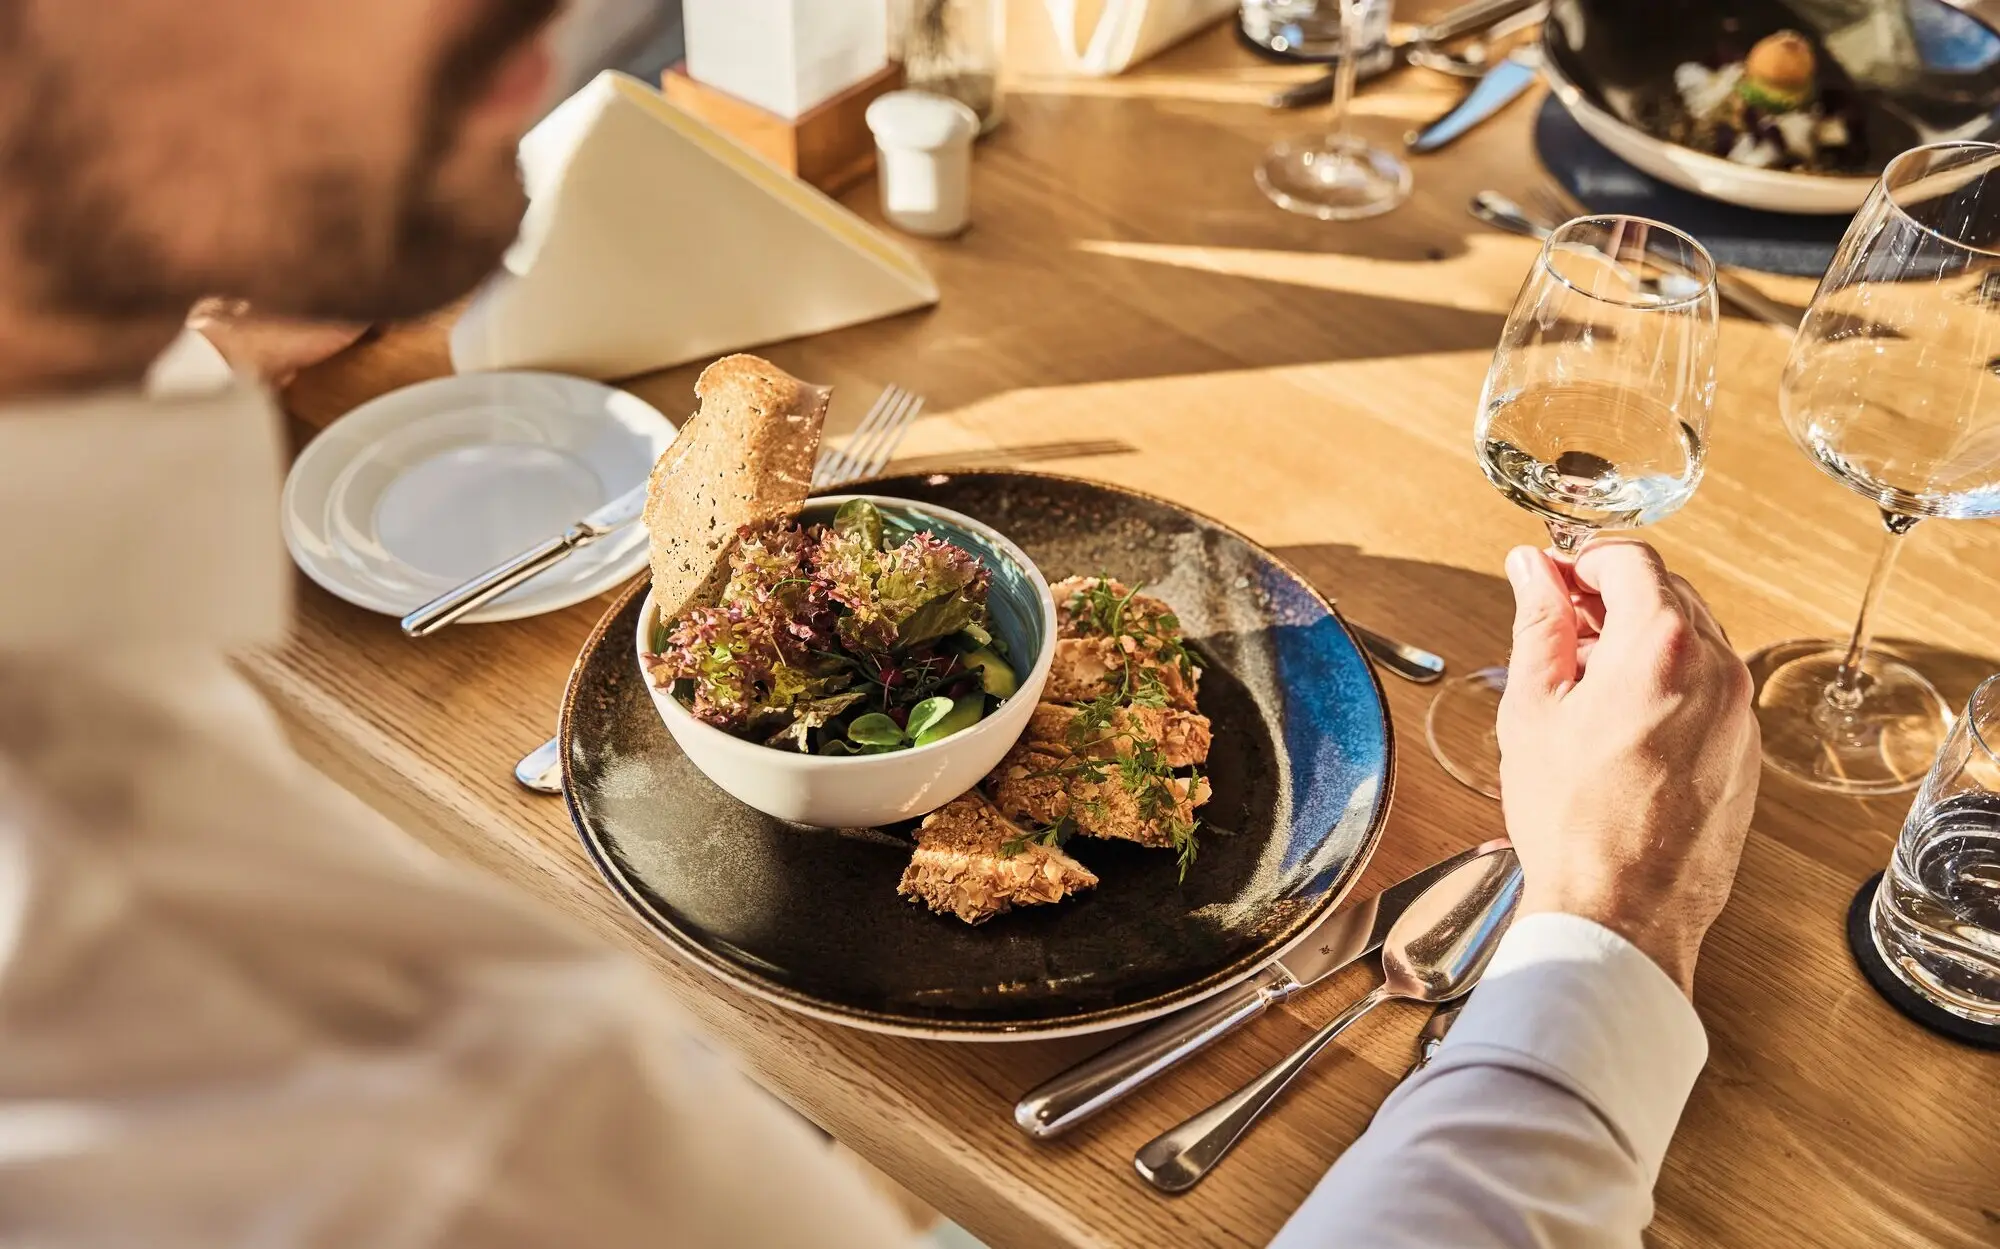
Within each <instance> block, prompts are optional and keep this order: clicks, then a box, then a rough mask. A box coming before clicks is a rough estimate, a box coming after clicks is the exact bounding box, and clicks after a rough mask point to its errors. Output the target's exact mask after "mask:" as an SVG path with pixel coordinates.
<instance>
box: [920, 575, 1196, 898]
mask: <svg viewBox="0 0 2000 1249" xmlns="http://www.w3.org/2000/svg"><path fill="white" fill-rule="evenodd" d="M1052 591H1053V594H1054V597H1055V600H1056V613H1057V621H1056V625H1057V627H1056V634H1057V637H1056V656H1055V666H1054V668H1053V669H1052V670H1051V672H1050V674H1049V679H1048V682H1047V684H1046V685H1045V686H1044V687H1043V690H1042V700H1043V701H1042V702H1041V703H1040V704H1039V705H1037V706H1036V707H1035V709H1034V711H1033V712H1032V713H1031V715H1030V716H1029V719H1028V727H1027V729H1026V731H1025V732H1023V733H1022V735H1021V739H1020V741H1018V742H1016V743H1015V745H1014V748H1013V749H1012V750H1010V751H1009V752H1008V753H1007V756H1006V758H1004V759H1002V760H1001V761H1000V765H999V766H998V767H996V768H994V769H993V771H992V772H990V773H988V774H987V777H986V781H985V794H986V797H980V796H978V795H970V796H968V797H967V798H961V799H959V800H958V801H957V802H954V803H952V804H951V805H950V806H948V807H946V808H945V809H944V810H942V811H940V812H938V813H937V814H935V815H933V816H931V817H930V818H929V819H927V820H925V821H924V824H923V827H922V828H920V829H919V830H918V832H917V854H916V858H915V859H913V860H912V861H911V863H910V866H909V869H908V870H907V871H906V872H904V874H903V885H902V891H903V893H904V895H905V896H908V897H912V898H918V899H921V900H922V901H924V902H926V903H928V904H929V905H930V907H931V909H932V910H935V911H939V912H943V913H949V914H953V915H957V916H958V917H959V918H960V919H962V920H965V921H966V922H967V923H973V924H976V923H981V922H984V921H985V920H987V919H989V918H991V917H992V916H994V915H997V914H999V913H1000V912H1002V911H1005V910H1007V909H1008V908H1009V907H1011V906H1019V905H1024V904H1027V903H1034V902H1055V901H1058V900H1060V899H1061V898H1063V897H1066V896H1067V895H1069V894H1071V893H1075V892H1076V891H1077V890H1079V889H1088V888H1091V887H1092V886H1094V885H1096V883H1097V878H1096V877H1095V876H1092V875H1091V874H1090V872H1089V870H1088V869H1087V868H1085V867H1084V866H1083V865H1082V864H1080V863H1078V862H1077V861H1076V860H1075V859H1072V858H1070V857H1069V856H1068V855H1067V854H1065V853H1063V851H1062V849H1061V847H1062V846H1063V844H1064V843H1065V842H1066V841H1068V840H1069V838H1071V837H1102V838H1111V839H1115V840H1119V841H1129V842H1133V843H1136V844H1138V845H1141V846H1147V847H1152V848H1157V849H1162V850H1172V851H1174V852H1175V853H1176V854H1177V855H1178V856H1179V858H1180V866H1181V873H1182V875H1186V873H1187V868H1188V864H1190V863H1191V862H1193V860H1194V855H1195V830H1196V827H1197V825H1196V820H1195V809H1196V808H1197V807H1200V806H1201V805H1202V804H1203V803H1206V802H1207V801H1208V799H1209V795H1210V793H1211V790H1210V786H1209V782H1208V778H1207V777H1204V776H1202V775H1201V774H1200V773H1199V772H1198V771H1194V769H1198V768H1199V767H1200V766H1201V765H1203V764H1205V763H1207V762H1208V752H1209V746H1210V743H1211V740H1212V737H1213V731H1212V728H1211V726H1210V724H1209V721H1208V717H1207V716H1204V715H1202V714H1201V712H1200V711H1199V710H1198V709H1197V707H1196V706H1195V692H1196V688H1197V686H1198V685H1199V683H1200V680H1201V669H1200V667H1199V666H1198V665H1197V664H1196V663H1195V659H1194V654H1193V652H1192V651H1190V650H1189V649H1188V648H1187V645H1186V643H1185V642H1184V641H1183V640H1182V637H1181V626H1180V619H1179V617H1177V616H1176V615H1175V614H1174V611H1173V608H1171V607H1169V606H1168V605H1167V604H1166V603H1164V602H1162V601H1161V600H1159V599H1157V598H1153V597H1151V596H1149V595H1145V594H1141V593H1138V592H1137V590H1136V589H1135V588H1133V587H1129V586H1126V585H1125V584H1123V583H1122V582H1118V581H1114V580H1112V579H1110V578H1108V577H1070V578H1068V579H1066V580H1064V581H1060V582H1057V583H1056V585H1055V586H1054V587H1052ZM988 799H990V801H989V800H988Z"/></svg>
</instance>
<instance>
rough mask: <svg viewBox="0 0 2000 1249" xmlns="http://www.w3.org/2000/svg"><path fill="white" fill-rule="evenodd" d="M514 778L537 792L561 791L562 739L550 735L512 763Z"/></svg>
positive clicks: (550, 792) (524, 786)
mask: <svg viewBox="0 0 2000 1249" xmlns="http://www.w3.org/2000/svg"><path fill="white" fill-rule="evenodd" d="M514 779H515V780H516V781H519V782H520V783H521V787H522V788H523V789H532V790H534V791H535V792H536V793H538V794H559V793H561V792H562V739H561V738H560V737H551V738H550V739H549V740H547V741H545V742H543V743H542V744H541V745H539V746H537V747H535V748H534V749H533V750H531V751H529V752H528V753H527V754H525V755H523V756H521V761H520V762H519V763H517V764H515V765H514Z"/></svg>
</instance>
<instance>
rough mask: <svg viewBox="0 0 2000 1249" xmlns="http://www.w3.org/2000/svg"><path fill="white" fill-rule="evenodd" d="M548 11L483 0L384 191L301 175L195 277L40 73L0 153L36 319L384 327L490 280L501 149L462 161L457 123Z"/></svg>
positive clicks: (507, 215) (504, 164)
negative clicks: (264, 319) (18, 200)
mask: <svg viewBox="0 0 2000 1249" xmlns="http://www.w3.org/2000/svg"><path fill="white" fill-rule="evenodd" d="M560 6H561V0H490V3H489V6H488V11H487V13H486V15H485V17H484V20H482V21H478V22H475V23H473V24H472V27H471V29H469V30H468V31H467V32H466V33H465V34H464V35H463V36H462V37H461V38H460V39H459V40H458V41H457V42H456V43H454V44H453V45H451V46H450V47H448V48H447V49H446V50H445V51H444V52H443V54H442V55H441V56H440V57H439V58H438V61H437V68H436V71H435V72H434V74H433V77H432V87H431V90H430V92H429V98H428V100H427V102H426V107H425V109H424V112H423V117H422V124H421V127H420V130H419V132H418V137H417V142H416V144H415V145H414V148H413V149H412V153H413V154H412V156H411V157H410V159H409V161H408V163H407V165H406V167H405V168H404V170H403V172H402V174H401V176H400V177H398V178H395V179H394V180H393V187H394V189H393V190H391V191H385V190H384V189H383V188H382V182H381V179H380V178H379V177H376V178H373V179H371V178H370V177H369V176H368V175H367V173H366V172H365V171H363V170H359V169H353V168H345V167H338V166H331V165H329V166H325V167H321V168H317V169H311V168H308V169H300V170H298V171H297V172H295V173H294V174H292V175H291V176H290V177H288V178H287V179H286V182H285V183H284V184H283V186H282V188H281V190H280V192H279V194H277V195H276V196H275V197H273V199H272V201H271V202H269V203H265V204H260V205H256V206H254V207H251V208H250V209H249V211H252V212H256V213H259V214H263V213H269V214H270V215H271V217H272V220H267V221H256V222H250V223H246V225H247V228H246V229H245V230H244V231H243V235H244V237H245V238H246V239H247V240H252V241H253V242H251V243H250V244H249V246H250V247H251V248H252V250H251V251H249V252H245V253H236V254H228V255H223V256H220V257H218V258H216V260H215V261H214V262H213V263H211V264H208V265H202V266H196V267H195V268H196V269H197V270H198V271H190V266H188V265H185V264H181V263H177V262H176V259H175V257H174V247H173V244H172V241H171V240H170V239H167V238H162V237H160V234H159V232H158V229H157V227H155V228H154V229H152V230H149V229H148V228H146V227H147V225H149V224H150V223H143V219H142V215H141V213H140V212H139V211H137V209H136V208H135V201H137V200H139V199H141V198H142V197H143V196H144V195H145V194H146V189H145V187H144V186H138V185H119V184H118V180H117V179H116V178H115V177H113V176H107V168H106V167H103V166H100V165H99V164H98V163H97V162H95V161H93V159H92V154H93V153H102V152H106V151H108V150H109V149H110V147H111V146H112V140H111V139H110V137H109V136H108V134H107V133H106V132H105V128H106V127H107V126H108V124H110V123H108V122H106V121H101V120H99V119H97V118H93V117H92V116H91V114H90V113H89V112H88V111H87V110H86V109H85V108H84V107H83V106H82V104H83V102H82V100H81V98H80V93H79V92H78V91H77V89H76V87H75V86H74V85H73V84H72V83H71V81H70V80H69V76H68V75H65V74H63V73H61V72H60V70H59V68H58V67H47V68H48V72H47V73H46V76H45V77H46V80H45V81H43V82H42V83H40V84H39V85H38V89H37V90H36V91H35V92H34V95H33V98H36V99H37V100H38V101H40V102H41V104H42V108H41V109H40V115H39V117H38V118H36V119H35V120H34V122H32V123H31V124H30V125H28V126H27V127H25V128H24V129H23V131H22V132H21V133H20V134H17V135H14V136H11V138H12V142H9V143H5V144H4V145H0V177H4V178H6V179H7V180H8V182H10V183H11V184H12V185H13V186H14V187H16V188H18V189H19V190H20V191H21V192H22V194H23V200H22V204H21V208H22V214H21V217H20V219H19V221H20V230H19V234H18V235H17V239H18V242H19V245H20V248H21V252H22V256H23V259H24V260H25V261H26V262H27V263H28V264H29V265H30V266H31V268H32V270H33V273H34V276H35V277H36V278H38V279H39V289H37V290H36V291H35V292H34V295H35V296H36V297H37V298H38V299H39V300H40V301H41V302H42V303H43V304H44V305H45V306H46V308H47V309H48V310H49V311H51V312H54V313H58V314H60V315H65V316H73V317H79V318H84V319H91V320H101V321H119V320H137V319H159V318H163V317H175V318H178V317H179V316H180V315H181V314H182V313H183V312H185V310H186V309H187V307H188V306H189V305H190V304H191V303H192V302H193V301H194V300H195V299H197V298H200V297H202V296H206V295H222V296H229V297H237V298H244V299H247V300H248V301H250V303H251V304H252V305H253V307H255V308H256V309H257V310H259V311H262V312H267V313H270V314H274V315H285V316H292V317H300V318H309V319H325V320H338V321H380V320H397V319H403V318H408V317H413V316H418V315H421V314H423V313H427V312H430V311H433V310H435V309H437V308H439V307H442V306H443V305H445V304H447V303H449V302H451V301H452V300H454V299H456V298H458V297H459V296H461V295H463V294H465V293H466V292H468V291H470V290H471V289H472V288H473V286H475V285H476V284H477V283H478V282H479V281H480V280H481V279H482V278H484V277H485V276H486V275H487V274H489V273H491V272H492V271H493V269H494V268H495V267H496V266H497V265H498V263H499V261H500V258H501V256H502V255H504V254H505V252H506V249H507V247H508V246H509V245H510V244H511V243H512V242H513V240H514V237H515V234H516V232H517V231H518V229H519V227H520V221H521V216H522V213H523V211H524V210H525V208H526V198H525V196H524V195H523V194H522V191H521V187H520V181H519V176H518V173H517V172H516V170H515V167H514V153H513V152H512V150H508V151H505V152H495V153H493V154H492V155H491V157H490V164H489V165H488V167H487V168H484V169H480V168H475V167H472V166H471V165H470V164H469V163H468V161H469V159H470V158H471V154H469V153H468V154H462V155H461V154H457V153H455V151H454V144H455V142H456V140H457V138H458V135H459V130H460V128H461V126H462V124H463V122H464V119H465V116H466V114H467V111H468V110H469V109H470V108H471V107H472V105H474V104H475V103H476V102H477V101H478V100H479V98H480V96H481V95H482V94H483V92H484V90H485V89H486V87H487V86H488V85H489V84H490V83H491V81H492V80H493V77H494V75H495V73H496V72H497V71H498V69H499V68H500V67H501V66H502V65H503V64H504V63H505V62H506V60H507V59H508V58H509V57H510V56H511V55H513V54H514V53H515V52H516V51H518V50H519V49H520V48H521V47H522V46H523V45H524V44H525V43H526V42H527V40H529V39H530V38H532V37H533V36H534V35H535V33H536V32H537V31H538V30H539V29H540V28H541V27H542V26H543V25H545V24H546V23H547V22H548V20H549V19H550V18H551V17H552V16H553V15H554V13H555V11H556V10H557V9H558V8H559V7H560ZM289 138H290V136H283V135H274V136H272V137H271V144H270V146H271V150H272V151H274V152H282V151H283V150H284V145H285V143H286V142H287V141H288V140H289ZM454 156H458V160H457V161H456V163H455V162H454ZM110 164H115V162H110ZM455 165H456V166H463V167H455ZM224 207H225V211H227V210H230V209H228V207H227V206H224ZM234 211H243V210H242V209H240V208H239V209H234Z"/></svg>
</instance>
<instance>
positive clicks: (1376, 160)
mask: <svg viewBox="0 0 2000 1249" xmlns="http://www.w3.org/2000/svg"><path fill="white" fill-rule="evenodd" d="M1257 185H1258V186H1259V187H1261V188H1262V189H1263V191H1264V194H1265V195H1267V196H1269V197H1270V198H1271V202H1272V203H1274V204H1276V205H1277V206H1278V207H1280V208H1282V209H1285V210H1286V211H1287V212H1295V213H1300V214H1303V215H1304V216H1307V217H1318V218H1319V219H1320V220H1322V221H1354V220H1358V219H1359V218H1362V217H1374V216H1378V215H1380V214H1382V213H1385V212H1388V211H1389V210H1390V209H1392V208H1394V207H1395V206H1396V205H1398V204H1400V203H1402V202H1403V201H1404V200H1405V199H1408V198H1409V195H1410V167H1409V166H1408V165H1405V164H1404V163H1403V162H1402V161H1399V160H1397V159H1396V158H1395V157H1394V156H1391V155H1390V154H1389V153H1387V152H1385V151H1383V150H1382V149H1380V148H1377V147H1370V146H1369V145H1368V144H1366V143H1363V142H1362V141H1361V140H1359V139H1356V138H1351V137H1349V138H1344V139H1331V138H1323V137H1312V138H1303V139H1287V140H1285V141H1283V142H1281V143H1278V144H1275V145H1274V146H1273V147H1272V148H1271V149H1270V150H1269V151H1268V152H1265V153H1264V159H1263V160H1262V161H1261V162H1259V164H1258V165H1257Z"/></svg>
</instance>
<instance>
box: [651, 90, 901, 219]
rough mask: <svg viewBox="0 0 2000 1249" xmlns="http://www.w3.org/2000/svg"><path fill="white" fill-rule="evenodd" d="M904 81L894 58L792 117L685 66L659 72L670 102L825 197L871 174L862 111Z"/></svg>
mask: <svg viewBox="0 0 2000 1249" xmlns="http://www.w3.org/2000/svg"><path fill="white" fill-rule="evenodd" d="M902 85H903V67H902V66H901V65H898V64H896V63H895V62H893V61H892V62H890V63H889V64H888V65H887V66H885V67H883V69H882V71H881V72H880V73H877V74H876V75H875V76H873V77H872V78H867V79H864V80H862V81H861V82H858V83H856V84H854V85H853V86H851V87H849V88H848V89H847V90H845V91H843V92H841V93H840V94H839V95H836V96H834V97H833V98H832V99H830V100H827V101H826V102H825V103H823V104H820V105H818V106H817V107H815V108H813V109H812V110H811V111H809V112H807V113H806V114H805V115H803V116H801V117H799V118H798V119H796V120H793V119H791V118H786V117H780V116H778V115H777V114H776V113H770V112H766V111H765V110H763V109H761V108H758V107H757V106H756V105H755V104H750V103H746V102H745V101H743V100H739V99H737V98H736V97H735V96H733V95H729V94H727V93H725V92H722V91H717V90H716V89H715V88H713V87H710V86H707V85H705V84H703V83H699V82H696V81H695V80H694V79H692V78H690V77H688V76H687V73H686V66H685V65H674V66H671V67H669V68H668V69H667V71H666V72H665V73H664V74H662V75H660V88H661V90H662V91H663V92H664V93H665V94H666V97H667V98H668V99H669V100H672V101H673V102H674V103H675V104H676V105H678V106H679V107H681V108H684V109H686V110H687V111H688V112H690V113H693V114H694V115H695V116H697V117H699V118H701V119H702V120H703V121H705V122H707V123H708V124H709V125H711V126H714V127H715V128H716V129H717V130H720V131H722V132H723V133H724V134H727V135H728V136H729V137H730V138H732V139H735V140H736V141H737V142H739V143H741V144H743V146H745V147H747V148H749V149H750V150H751V151H753V152H755V153H757V154H758V155H759V156H762V157H763V158H764V159H765V160H767V161H770V162H771V163H772V164H773V165H776V166H777V167H778V168H780V169H782V170H784V171H785V172H786V173H788V174H791V175H792V176H793V177H795V178H797V179H799V180H800V181H802V182H807V183H810V184H811V185H813V186H815V187H818V188H819V189H820V190H822V191H824V192H826V193H827V194H828V195H839V194H840V193H841V192H842V191H845V190H847V189H848V188H849V187H852V186H854V185H855V184H856V183H859V182H861V181H863V180H864V179H866V178H867V177H868V176H869V175H870V174H873V173H874V172H875V136H874V135H873V134H871V133H869V130H868V123H867V121H866V119H865V114H866V113H867V111H868V105H869V104H870V103H871V102H873V101H874V99H875V97H877V96H879V95H882V94H884V93H886V92H890V91H894V90H895V89H896V88H898V87H900V86H902Z"/></svg>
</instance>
